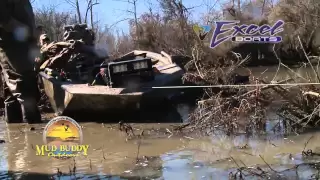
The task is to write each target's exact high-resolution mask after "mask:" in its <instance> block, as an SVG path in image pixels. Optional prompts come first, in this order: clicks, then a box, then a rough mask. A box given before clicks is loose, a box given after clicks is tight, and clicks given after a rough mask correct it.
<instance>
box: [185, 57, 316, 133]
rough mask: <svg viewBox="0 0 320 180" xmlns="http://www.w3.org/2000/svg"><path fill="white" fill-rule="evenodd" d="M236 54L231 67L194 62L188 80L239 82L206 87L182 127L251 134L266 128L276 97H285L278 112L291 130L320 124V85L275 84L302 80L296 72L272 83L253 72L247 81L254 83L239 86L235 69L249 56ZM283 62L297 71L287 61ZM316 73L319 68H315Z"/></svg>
mask: <svg viewBox="0 0 320 180" xmlns="http://www.w3.org/2000/svg"><path fill="white" fill-rule="evenodd" d="M234 55H236V57H237V59H236V60H234V61H233V62H235V63H234V64H232V65H231V66H229V67H228V68H227V69H224V70H222V68H220V67H212V68H203V67H204V66H200V65H198V64H196V63H194V69H195V70H194V71H193V72H190V71H189V73H187V74H186V75H185V77H184V78H185V80H187V81H193V82H195V83H196V84H198V85H223V84H224V85H226V84H227V85H233V84H235V86H227V87H219V86H217V87H213V88H206V89H205V90H204V91H205V93H204V95H203V98H202V100H200V101H198V105H197V108H196V110H195V111H194V112H193V113H192V114H191V115H190V117H189V122H188V125H187V126H186V125H185V124H184V125H182V126H183V128H182V129H187V130H189V131H195V130H197V132H198V131H200V132H203V133H205V134H206V135H210V134H211V133H214V132H216V131H223V132H226V133H227V134H232V133H239V132H245V133H249V134H251V133H253V132H257V131H264V130H265V129H264V128H265V125H266V118H267V117H266V115H267V110H268V107H270V105H271V104H272V103H273V101H274V100H275V98H277V100H279V99H281V100H283V101H282V102H283V103H282V104H281V106H280V107H279V108H278V111H277V113H278V114H279V116H280V117H282V120H283V122H285V125H286V129H287V130H288V131H291V132H292V131H296V132H298V130H299V131H302V130H303V128H306V127H309V128H310V127H315V126H319V122H320V116H319V112H320V111H319V106H320V104H319V103H320V94H319V92H320V89H319V88H318V87H316V86H314V85H307V86H298V85H292V86H290V87H289V86H277V85H274V84H284V83H289V82H290V83H294V81H299V82H301V77H297V76H295V77H293V76H292V78H289V79H285V80H282V81H279V82H276V83H275V82H272V83H271V82H267V81H265V80H263V79H260V78H255V77H254V76H253V75H252V74H251V73H250V78H249V82H247V83H248V84H250V86H246V87H243V86H242V87H240V86H237V85H236V84H237V83H235V81H234V78H233V77H234V76H233V74H234V70H235V69H237V68H239V67H241V66H242V64H243V63H244V62H245V61H247V60H248V57H247V58H245V59H243V60H241V58H239V56H237V54H235V53H234ZM228 58H232V57H230V56H229V57H228ZM193 62H197V61H195V60H194V61H193ZM279 66H284V67H286V68H287V69H289V71H292V72H294V71H293V70H291V69H290V68H289V67H287V66H285V65H283V64H281V65H279ZM314 73H317V72H316V71H314ZM294 75H296V74H294ZM303 82H312V80H311V79H304V81H303ZM240 84H243V82H240ZM255 84H257V85H256V86H255ZM258 84H259V86H258ZM263 84H266V85H263ZM268 84H269V85H268ZM270 84H271V85H270ZM278 125H280V124H279V123H278V124H277V126H278ZM274 128H275V127H274ZM179 130H180V129H179Z"/></svg>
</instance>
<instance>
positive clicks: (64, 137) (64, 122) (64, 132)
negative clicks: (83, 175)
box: [36, 116, 89, 159]
mask: <svg viewBox="0 0 320 180" xmlns="http://www.w3.org/2000/svg"><path fill="white" fill-rule="evenodd" d="M43 141H44V143H45V145H36V155H37V156H49V157H55V158H58V159H67V158H71V157H75V156H79V155H80V154H83V155H85V156H87V155H88V148H89V145H82V141H83V139H82V129H81V126H80V125H79V124H78V123H77V122H76V121H75V120H73V119H72V118H70V117H66V116H59V117H56V118H54V119H52V120H51V121H49V123H48V124H47V125H46V127H45V129H44V131H43Z"/></svg>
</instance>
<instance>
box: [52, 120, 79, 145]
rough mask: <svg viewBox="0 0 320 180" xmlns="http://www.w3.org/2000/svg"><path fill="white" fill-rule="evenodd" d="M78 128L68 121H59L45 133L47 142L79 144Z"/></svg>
mask: <svg viewBox="0 0 320 180" xmlns="http://www.w3.org/2000/svg"><path fill="white" fill-rule="evenodd" d="M79 139H80V134H79V130H78V128H77V127H76V126H75V125H73V124H72V123H70V122H69V121H64V120H62V121H59V122H56V123H54V124H52V125H51V126H50V127H49V128H48V131H47V140H49V141H51V142H52V141H60V142H61V141H62V142H74V143H79Z"/></svg>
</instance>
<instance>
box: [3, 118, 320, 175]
mask: <svg viewBox="0 0 320 180" xmlns="http://www.w3.org/2000/svg"><path fill="white" fill-rule="evenodd" d="M82 125H83V127H84V128H83V131H84V143H86V144H89V145H90V150H89V156H88V157H77V158H75V160H73V159H68V160H59V159H55V158H49V157H39V156H36V155H35V154H36V152H35V149H34V148H33V146H34V145H35V144H42V134H41V133H42V129H41V127H42V126H44V125H37V126H36V131H29V130H28V128H27V126H26V125H25V127H21V126H23V125H10V126H8V128H6V125H5V124H4V123H1V126H0V127H1V131H2V132H6V133H2V134H1V135H2V137H1V138H5V139H6V140H7V143H5V144H1V145H0V148H1V149H0V151H1V160H0V163H1V166H0V168H1V169H0V170H1V174H0V178H1V177H4V176H5V177H8V176H10V177H12V179H19V177H24V178H25V176H26V175H27V174H32V173H34V174H35V173H38V174H41V173H42V174H50V176H47V177H53V178H58V175H57V169H58V168H59V171H61V172H62V173H63V174H61V175H60V176H61V177H60V179H70V176H72V177H73V178H74V177H77V178H80V179H107V177H113V178H116V179H117V178H120V177H123V179H135V178H137V179H140V178H142V179H143V178H146V179H157V178H160V179H217V178H218V177H219V178H218V179H228V175H229V172H230V171H231V170H233V169H234V168H237V166H236V165H235V163H234V162H233V161H232V160H231V159H230V157H232V158H234V159H235V160H236V161H238V162H241V163H243V164H245V165H246V166H255V165H259V166H260V167H262V168H267V165H266V164H265V163H264V162H263V161H262V159H261V158H260V157H259V155H262V156H263V157H264V159H265V161H266V162H268V164H270V165H271V166H273V168H275V169H279V170H280V169H285V168H291V167H293V166H294V165H295V164H301V163H304V162H309V161H315V160H317V158H315V157H313V158H311V159H308V158H304V157H302V156H301V151H302V150H303V148H304V143H305V142H306V141H307V140H308V139H309V138H310V136H311V134H303V135H299V136H292V137H288V138H284V137H283V136H280V135H279V134H278V133H273V132H270V133H268V134H266V135H264V136H260V137H251V138H248V137H247V136H246V135H237V136H233V137H230V136H226V135H223V134H216V135H215V136H212V137H210V138H202V139H190V138H188V139H187V138H184V137H170V138H168V135H165V134H164V133H159V132H164V131H165V128H166V127H168V126H170V125H169V124H161V125H160V124H148V125H139V124H137V125H135V128H136V129H140V130H141V129H144V131H145V133H146V134H145V136H144V138H143V139H142V140H141V146H140V150H139V159H140V161H139V162H138V163H136V157H137V151H138V145H137V144H138V140H134V139H133V140H128V141H126V140H125V136H124V134H122V133H121V132H119V131H118V130H117V129H112V128H111V127H112V126H111V125H106V126H105V127H103V126H102V125H101V124H97V123H84V124H82ZM269 125H270V126H271V125H272V123H269ZM312 135H313V136H314V137H313V139H312V140H311V141H310V142H309V144H308V146H307V149H312V150H313V151H317V150H320V145H319V144H318V142H319V140H320V133H313V134H312ZM246 144H247V147H246V148H241V147H244V146H245V145H246ZM74 164H75V165H74ZM74 167H76V169H75V172H76V174H75V175H72V174H73V169H74ZM300 169H301V170H300ZM300 169H299V171H301V173H300V174H299V176H304V178H307V177H310V176H311V175H312V174H314V173H315V170H313V169H312V168H310V167H309V168H308V167H307V166H301V167H300ZM8 171H10V172H12V173H8ZM19 172H20V173H19ZM290 173H291V172H289V171H288V173H287V174H290ZM37 176H39V175H37ZM291 176H296V175H295V174H293V175H292V174H291ZM29 178H34V176H30V177H29Z"/></svg>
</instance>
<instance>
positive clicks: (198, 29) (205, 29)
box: [193, 24, 211, 40]
mask: <svg viewBox="0 0 320 180" xmlns="http://www.w3.org/2000/svg"><path fill="white" fill-rule="evenodd" d="M193 30H194V32H195V33H196V34H197V36H198V37H199V38H200V40H204V38H205V37H206V36H207V34H208V33H209V32H210V30H211V27H210V26H209V25H197V24H196V25H194V26H193Z"/></svg>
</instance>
